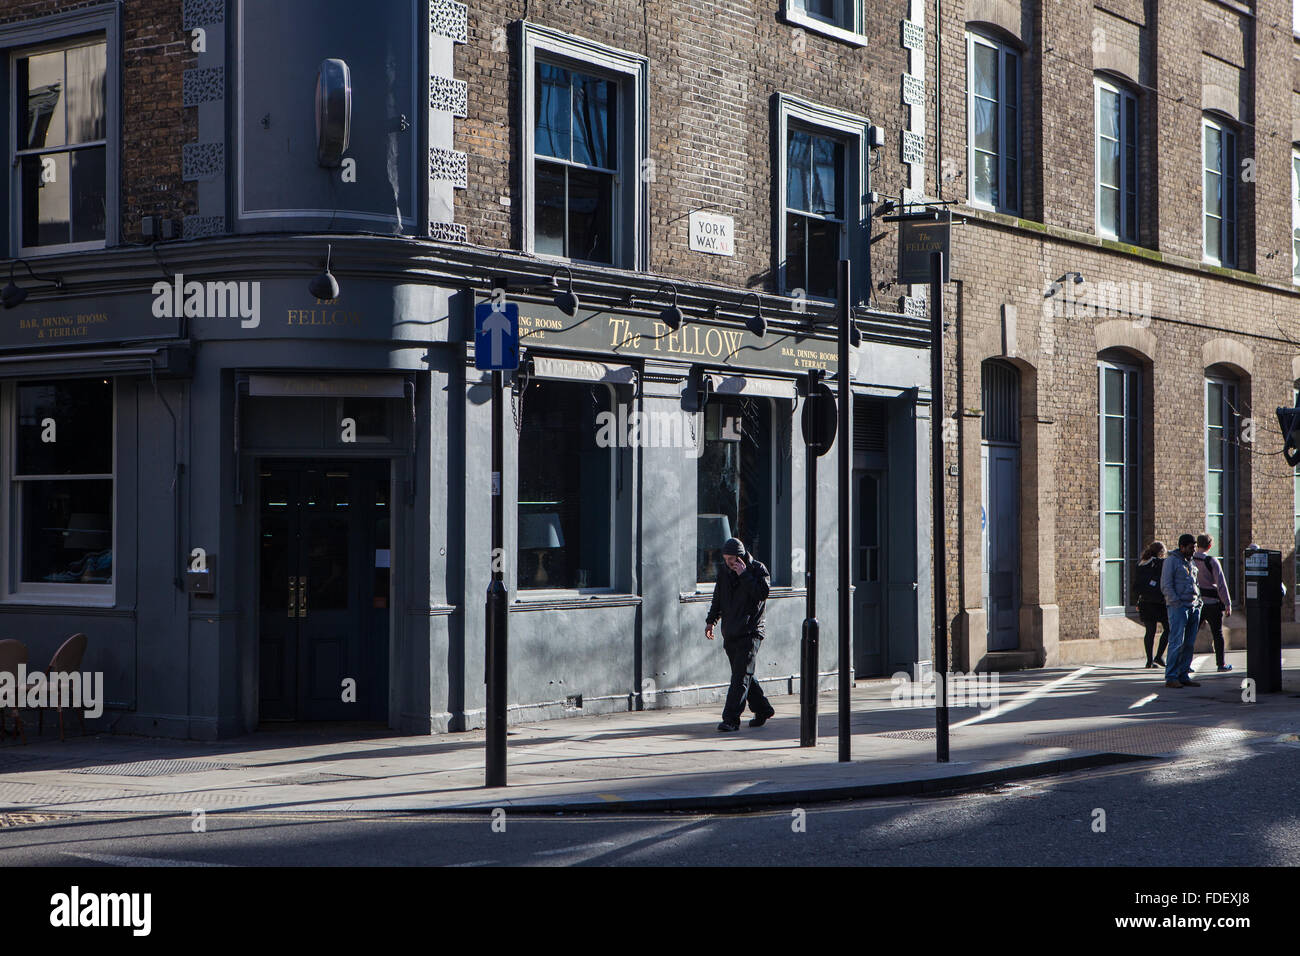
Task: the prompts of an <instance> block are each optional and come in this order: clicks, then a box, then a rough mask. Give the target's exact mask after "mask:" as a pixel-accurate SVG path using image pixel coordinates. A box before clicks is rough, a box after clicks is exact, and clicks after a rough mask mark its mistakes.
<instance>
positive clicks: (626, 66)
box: [521, 23, 654, 269]
mask: <svg viewBox="0 0 1300 956" xmlns="http://www.w3.org/2000/svg"><path fill="white" fill-rule="evenodd" d="M522 29H523V36H524V82H523V84H522V86H523V96H524V111H523V112H524V117H525V123H526V125H525V135H524V136H522V137H521V140H522V142H523V144H524V164H523V167H524V184H523V185H524V195H525V201H526V213H525V216H526V226H527V228H526V230H525V233H526V237H525V241H526V250H527V251H529V252H533V253H536V254H539V255H545V256H554V257H556V258H562V259H568V260H573V261H578V262H595V263H602V264H608V265H614V266H620V267H623V268H636V269H644V268H646V265H647V256H648V235H647V232H646V214H645V208H646V202H647V196H648V193H647V184H648V183H649V182H650V181H651V180H652V179H653V178H654V175H653V173H654V170H653V164H652V162H651V161H650V160H649V158H648V157H647V155H646V139H647V137H646V134H645V129H644V125H645V122H646V104H645V94H646V76H647V67H646V60H645V58H644V57H639V56H636V55H634V54H630V53H624V52H622V51H620V50H614V49H612V48H609V47H604V46H601V45H599V44H595V43H591V42H590V41H586V40H582V39H579V38H576V37H569V36H565V35H564V34H560V33H556V32H555V31H552V30H549V29H547V28H545V27H539V26H537V25H535V24H531V23H524V24H523V25H522Z"/></svg>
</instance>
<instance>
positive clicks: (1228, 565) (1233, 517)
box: [1205, 366, 1241, 594]
mask: <svg viewBox="0 0 1300 956" xmlns="http://www.w3.org/2000/svg"><path fill="white" fill-rule="evenodd" d="M1237 396H1238V382H1237V379H1236V377H1235V376H1233V375H1232V373H1231V372H1228V371H1225V370H1223V369H1221V368H1220V367H1217V366H1215V367H1211V368H1210V369H1209V371H1208V372H1207V374H1206V378H1205V533H1206V534H1208V535H1209V536H1210V537H1212V538H1213V539H1214V547H1213V551H1214V553H1215V555H1216V556H1218V557H1219V558H1220V559H1221V560H1222V562H1223V575H1224V577H1225V578H1226V579H1227V581H1228V587H1229V589H1230V590H1231V591H1232V592H1233V593H1234V594H1235V593H1236V583H1237V576H1236V575H1237V566H1238V560H1237V558H1238V554H1239V548H1238V542H1237V528H1238V514H1237V508H1238V501H1239V500H1240V498H1239V488H1238V464H1239V459H1238V448H1239V436H1238V430H1239V428H1240V426H1241V420H1240V413H1239V408H1240V403H1239V401H1238V397H1237Z"/></svg>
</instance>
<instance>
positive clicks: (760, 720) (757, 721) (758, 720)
mask: <svg viewBox="0 0 1300 956" xmlns="http://www.w3.org/2000/svg"><path fill="white" fill-rule="evenodd" d="M775 716H776V708H775V707H773V708H772V709H770V710H769V711H768V712H767V713H766V714H759V715H758V716H757V717H755V718H754V719H753V720H751V721H750V722H749V726H751V727H762V726H763V725H764V724H765V723H767V722H768V721H769V720H771V719H772V718H773V717H775Z"/></svg>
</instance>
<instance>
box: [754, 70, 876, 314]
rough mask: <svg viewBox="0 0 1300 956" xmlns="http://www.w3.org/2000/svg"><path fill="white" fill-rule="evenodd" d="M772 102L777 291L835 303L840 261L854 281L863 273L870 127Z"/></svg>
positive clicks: (832, 113) (820, 110)
mask: <svg viewBox="0 0 1300 956" xmlns="http://www.w3.org/2000/svg"><path fill="white" fill-rule="evenodd" d="M777 103H778V109H777V115H778V128H777V142H778V143H780V144H781V148H780V149H779V150H778V151H777V159H778V162H779V163H780V169H778V170H777V183H778V200H777V202H778V212H779V214H780V222H781V227H780V228H779V229H778V230H777V255H776V259H777V275H778V282H777V285H778V288H779V289H780V291H781V292H782V293H783V294H784V295H790V296H795V297H800V296H802V297H807V298H812V299H834V298H835V297H836V295H837V294H838V290H837V270H836V265H837V263H838V262H839V260H841V259H848V260H849V261H850V262H851V263H852V266H851V269H850V271H851V272H852V273H854V274H855V275H858V276H860V275H861V270H862V266H863V261H864V259H863V251H864V246H863V236H862V235H861V230H860V229H859V228H856V226H857V224H858V223H861V222H863V220H864V216H865V207H864V206H863V204H862V196H863V195H864V194H865V193H866V192H867V188H868V187H867V170H866V167H865V166H864V156H865V155H866V152H867V147H866V137H867V130H868V127H869V125H870V124H869V123H868V122H867V120H866V119H864V118H863V117H860V116H853V115H851V114H848V113H843V112H840V111H839V110H833V109H829V108H826V107H821V106H817V105H815V104H812V103H807V102H804V101H802V100H797V99H795V98H793V97H789V96H785V95H783V94H782V95H779V96H778V98H777ZM864 283H865V279H863V284H862V287H863V288H865V284H864ZM858 285H859V283H855V284H854V287H855V288H856V287H858Z"/></svg>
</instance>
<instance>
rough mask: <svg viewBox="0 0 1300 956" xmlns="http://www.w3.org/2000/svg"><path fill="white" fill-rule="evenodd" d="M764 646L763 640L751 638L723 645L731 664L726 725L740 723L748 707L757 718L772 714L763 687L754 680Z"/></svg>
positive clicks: (724, 716) (723, 714)
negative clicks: (756, 665)
mask: <svg viewBox="0 0 1300 956" xmlns="http://www.w3.org/2000/svg"><path fill="white" fill-rule="evenodd" d="M762 643H763V639H762V638H761V637H752V636H751V637H742V638H737V639H735V640H724V641H723V642H722V647H723V649H724V650H725V651H726V652H727V659H728V660H729V661H731V687H730V688H729V689H728V690H727V702H726V704H725V705H723V708H722V721H723V723H727V724H738V723H740V715H741V714H743V713H744V712H745V704H749V709H750V710H751V711H753V712H754V716H755V717H759V716H762V715H764V714H770V713H771V712H772V705H771V704H770V703H768V700H767V696H766V695H765V694H764V693H763V686H762V685H761V684H760V683H759V682H758V681H756V680H755V679H754V664H755V663H756V662H757V660H758V648H759V647H760V646H761V645H762Z"/></svg>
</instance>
